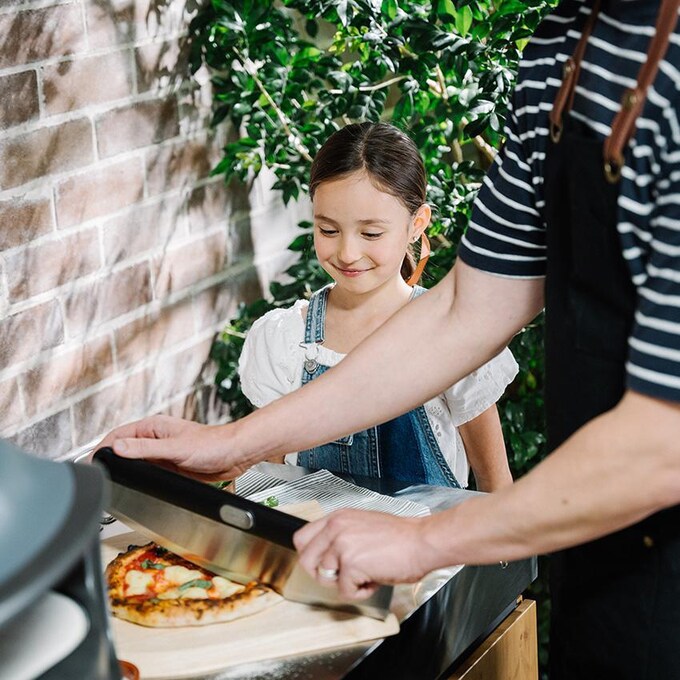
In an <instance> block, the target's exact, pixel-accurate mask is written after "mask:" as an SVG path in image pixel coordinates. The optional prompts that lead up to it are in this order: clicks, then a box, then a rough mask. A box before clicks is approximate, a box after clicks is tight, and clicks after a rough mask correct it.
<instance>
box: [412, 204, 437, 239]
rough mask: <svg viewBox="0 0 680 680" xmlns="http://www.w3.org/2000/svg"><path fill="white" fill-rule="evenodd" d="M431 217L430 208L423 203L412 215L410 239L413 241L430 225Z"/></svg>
mask: <svg viewBox="0 0 680 680" xmlns="http://www.w3.org/2000/svg"><path fill="white" fill-rule="evenodd" d="M431 219H432V208H430V206H429V205H428V204H427V203H423V204H422V205H421V206H420V208H418V210H416V212H415V214H414V215H413V222H412V232H411V240H412V241H413V243H415V242H416V241H417V240H418V239H419V238H420V236H421V234H422V233H423V232H424V231H425V230H426V229H427V228H428V227H429V226H430V220H431Z"/></svg>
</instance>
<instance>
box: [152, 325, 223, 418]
mask: <svg viewBox="0 0 680 680" xmlns="http://www.w3.org/2000/svg"><path fill="white" fill-rule="evenodd" d="M211 346H212V340H210V339H209V340H201V341H199V342H197V343H195V344H194V345H192V346H191V347H188V348H186V349H184V350H182V351H180V352H177V353H176V354H170V353H168V354H166V355H164V356H162V357H160V358H159V360H158V363H157V365H156V366H155V369H154V372H153V379H152V383H151V393H152V394H153V395H154V397H155V399H154V404H155V406H159V405H160V404H162V403H163V402H165V401H167V400H169V399H171V398H173V397H175V396H177V395H178V394H181V393H182V392H184V391H185V390H188V389H189V388H191V387H192V386H193V385H194V383H195V382H196V379H197V377H198V376H199V375H200V374H201V371H202V370H203V367H204V365H205V364H206V363H207V362H208V361H209V359H208V356H209V354H210V347H211Z"/></svg>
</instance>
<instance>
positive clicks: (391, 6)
mask: <svg viewBox="0 0 680 680" xmlns="http://www.w3.org/2000/svg"><path fill="white" fill-rule="evenodd" d="M398 9H399V8H398V5H397V0H383V2H382V7H381V12H382V15H383V17H386V18H387V19H389V20H390V21H392V20H393V19H395V18H396V16H397V10H398Z"/></svg>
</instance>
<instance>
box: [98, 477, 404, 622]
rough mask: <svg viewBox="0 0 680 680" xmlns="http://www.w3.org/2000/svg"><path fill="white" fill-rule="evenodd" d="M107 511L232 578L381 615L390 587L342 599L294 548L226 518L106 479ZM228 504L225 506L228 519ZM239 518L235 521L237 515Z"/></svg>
mask: <svg viewBox="0 0 680 680" xmlns="http://www.w3.org/2000/svg"><path fill="white" fill-rule="evenodd" d="M108 510H109V512H110V513H111V514H112V515H114V516H115V517H117V518H118V519H119V520H121V521H122V522H123V523H125V524H126V525H128V526H129V527H130V528H132V529H136V530H137V531H139V532H140V533H142V534H144V535H145V536H148V537H149V538H150V539H151V540H153V541H155V542H156V543H158V544H159V545H161V546H163V547H164V548H167V549H168V550H171V551H172V552H174V553H176V554H178V555H181V556H182V557H184V558H185V559H187V560H189V561H190V562H193V563H195V564H198V565H200V566H203V567H205V568H206V569H209V570H210V571H213V572H215V573H216V574H221V575H224V576H226V577H228V578H230V579H232V580H234V581H237V582H240V583H247V582H248V581H251V580H258V581H261V582H263V583H266V584H268V585H270V586H271V587H272V588H274V589H275V590H276V591H277V592H279V593H280V594H281V595H283V597H285V598H286V599H288V600H293V601H295V602H303V603H305V604H312V605H321V606H326V607H333V608H336V609H342V610H344V611H351V612H356V613H359V614H363V615H366V616H370V617H372V618H377V619H385V617H386V616H387V615H388V614H389V611H390V610H389V606H390V602H391V599H392V588H391V587H390V586H381V587H380V588H379V589H378V590H377V591H376V592H375V593H374V594H373V595H371V597H369V598H368V599H366V600H362V601H361V602H348V601H344V600H342V599H341V598H340V597H339V595H338V591H337V589H336V588H335V586H329V587H325V586H322V585H321V584H320V583H318V582H317V581H315V580H314V579H313V578H311V577H310V576H309V574H307V572H306V571H305V570H304V569H303V568H302V567H301V566H300V564H299V562H298V559H297V553H296V552H295V551H294V550H291V549H289V548H285V547H283V546H280V545H277V544H275V543H272V542H270V541H267V540H265V539H264V538H260V537H259V536H256V535H255V534H252V533H248V532H247V531H244V530H242V529H247V528H248V527H247V526H241V528H235V527H234V526H230V525H229V524H227V523H224V524H223V523H221V522H217V521H215V520H212V519H209V518H207V517H203V516H202V515H199V514H196V513H194V512H191V511H189V510H186V509H184V508H180V507H178V506H176V505H173V504H172V503H168V502H166V501H163V500H160V499H158V498H154V497H153V496H150V495H148V494H145V493H142V492H140V491H136V490H134V489H130V488H128V487H126V486H123V485H121V484H118V483H116V482H112V484H111V502H110V504H109V508H108ZM232 510H233V508H232V507H231V506H229V505H225V512H224V513H220V514H221V515H222V514H224V516H225V517H226V518H229V519H230V521H234V520H233V518H232V517H230V513H231V512H232ZM237 521H239V520H237Z"/></svg>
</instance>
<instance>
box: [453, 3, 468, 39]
mask: <svg viewBox="0 0 680 680" xmlns="http://www.w3.org/2000/svg"><path fill="white" fill-rule="evenodd" d="M470 26H472V10H471V9H470V7H469V6H467V5H466V6H465V7H461V8H460V9H459V10H458V11H457V12H456V30H457V31H458V33H459V35H461V36H462V37H463V38H464V37H465V36H466V35H467V34H468V32H469V31H470Z"/></svg>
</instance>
